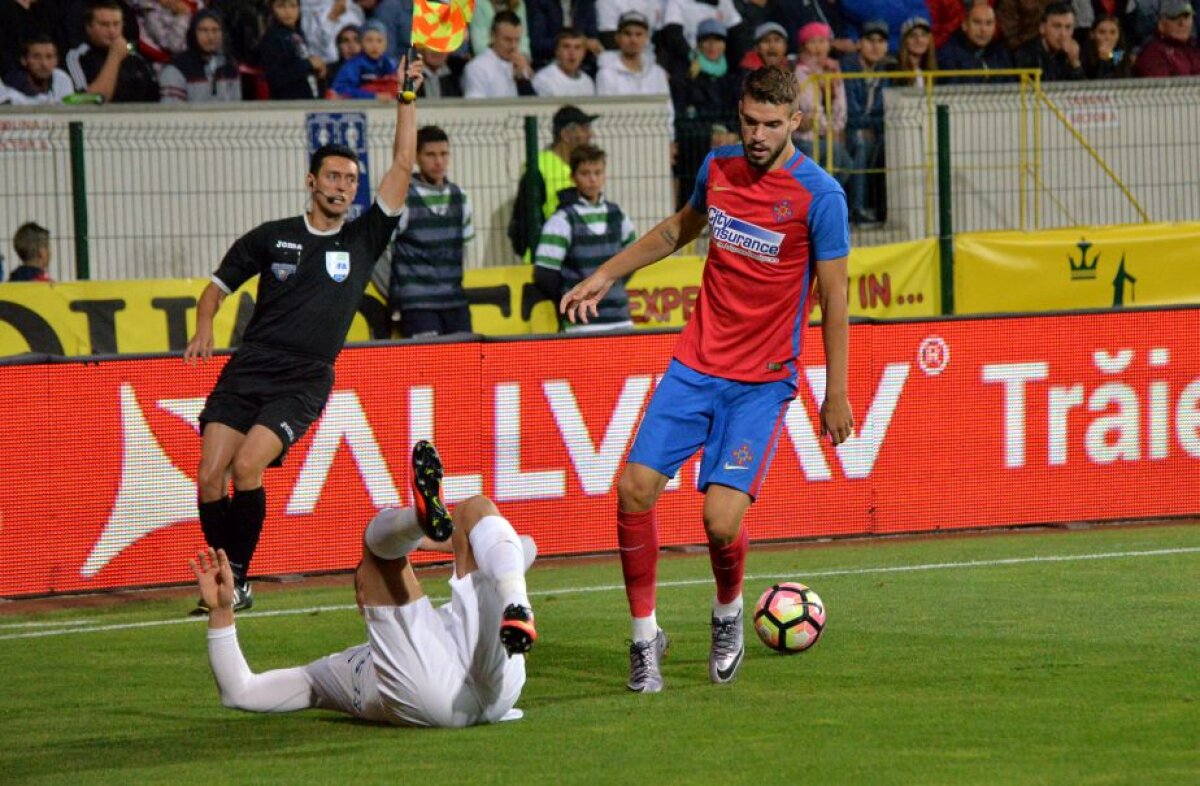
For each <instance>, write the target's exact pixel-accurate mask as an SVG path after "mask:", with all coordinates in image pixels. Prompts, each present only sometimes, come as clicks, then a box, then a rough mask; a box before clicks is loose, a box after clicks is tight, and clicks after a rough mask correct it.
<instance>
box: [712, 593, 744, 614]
mask: <svg viewBox="0 0 1200 786" xmlns="http://www.w3.org/2000/svg"><path fill="white" fill-rule="evenodd" d="M741 610H742V596H741V595H738V596H737V597H736V598H734V599H733V601H732V602H730V603H722V602H721V601H719V600H717V599H716V598H713V612H712V615H713V616H714V617H716V618H717V619H721V618H722V617H733V616H735V615H737V613H738V612H739V611H741Z"/></svg>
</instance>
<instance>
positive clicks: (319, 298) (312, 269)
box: [213, 202, 400, 363]
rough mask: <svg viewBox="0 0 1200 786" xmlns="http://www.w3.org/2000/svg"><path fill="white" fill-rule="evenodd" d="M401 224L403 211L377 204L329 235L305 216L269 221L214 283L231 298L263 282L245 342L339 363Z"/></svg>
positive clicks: (241, 242)
mask: <svg viewBox="0 0 1200 786" xmlns="http://www.w3.org/2000/svg"><path fill="white" fill-rule="evenodd" d="M399 220H400V213H399V212H398V213H396V215H394V216H389V215H388V214H387V213H385V212H384V211H383V209H382V208H381V207H380V206H379V203H378V202H375V203H373V204H372V205H371V207H370V208H369V209H368V210H367V212H366V213H364V214H363V215H361V216H359V217H358V218H356V219H354V220H353V221H348V222H346V223H344V224H342V226H341V227H340V228H339V229H336V230H332V231H331V232H329V233H328V234H324V233H317V232H315V231H313V230H310V229H309V228H308V225H307V222H306V221H305V218H304V216H297V217H294V218H285V219H282V220H280V221H268V222H267V223H265V224H261V225H259V226H258V227H256V228H254V229H252V230H250V232H249V233H247V234H245V235H243V236H242V237H240V238H238V240H237V242H236V243H234V244H233V247H232V248H231V249H229V253H227V254H226V255H225V259H223V260H221V265H220V267H218V268H217V272H216V273H214V274H213V282H214V283H215V284H216V285H217V286H219V287H221V288H222V289H223V290H225V292H226V294H229V293H232V292H234V291H235V290H236V289H237V288H238V287H240V286H241V285H242V284H244V283H245V282H246V281H249V280H250V279H251V278H253V277H254V276H256V275H257V276H259V279H258V300H257V301H256V302H255V305H254V315H253V316H252V317H251V318H250V324H249V325H247V326H246V334H245V337H244V341H245V343H247V344H258V345H263V346H269V347H275V348H278V349H284V350H287V351H289V352H296V353H298V354H301V355H307V356H309V357H315V358H320V359H322V360H326V361H328V362H329V363H332V362H333V361H334V359H335V358H336V357H337V354H338V352H340V351H341V349H342V345H343V344H345V343H346V333H347V332H348V331H349V330H350V323H351V321H353V319H354V314H355V312H356V311H357V310H358V304H359V303H360V302H361V301H362V296H363V290H364V289H366V286H367V282H368V281H370V279H371V270H372V268H374V266H375V260H376V259H378V258H379V255H380V254H382V253H383V250H384V248H385V247H386V246H387V243H388V240H389V239H390V238H391V236H392V231H393V230H395V228H396V224H397V222H398V221H399Z"/></svg>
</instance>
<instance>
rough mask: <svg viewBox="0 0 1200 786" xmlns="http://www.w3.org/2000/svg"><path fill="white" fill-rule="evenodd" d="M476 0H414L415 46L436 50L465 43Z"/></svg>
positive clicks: (443, 49)
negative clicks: (464, 39)
mask: <svg viewBox="0 0 1200 786" xmlns="http://www.w3.org/2000/svg"><path fill="white" fill-rule="evenodd" d="M474 15H475V0H413V25H412V45H413V46H419V47H422V48H424V49H429V50H431V51H434V52H453V51H454V50H456V49H458V48H459V47H460V46H462V42H463V38H464V37H466V35H467V25H468V24H469V23H470V22H471V17H472V16H474Z"/></svg>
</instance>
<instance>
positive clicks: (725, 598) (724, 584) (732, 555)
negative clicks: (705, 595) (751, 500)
mask: <svg viewBox="0 0 1200 786" xmlns="http://www.w3.org/2000/svg"><path fill="white" fill-rule="evenodd" d="M749 548H750V533H748V532H747V531H746V527H745V526H743V527H742V530H741V532H739V533H738V536H737V538H736V539H734V541H733V543H730V544H729V545H728V546H718V545H716V544H715V543H713V542H712V541H711V540H710V541H709V542H708V559H709V561H710V562H711V563H712V572H713V578H714V579H716V580H717V602H718V603H733V602H734V601H735V600H737V598H738V596H739V595H741V594H742V577H743V576H745V575H746V551H747V550H748V549H749Z"/></svg>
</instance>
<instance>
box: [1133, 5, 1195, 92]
mask: <svg viewBox="0 0 1200 786" xmlns="http://www.w3.org/2000/svg"><path fill="white" fill-rule="evenodd" d="M1193 19H1194V13H1193V11H1192V4H1191V3H1189V2H1187V0H1166V2H1164V3H1163V4H1162V7H1161V8H1160V9H1159V12H1158V29H1157V30H1156V31H1155V33H1154V36H1153V37H1152V38H1151V39H1150V41H1149V43H1147V44H1146V46H1145V47H1144V48H1143V49H1142V53H1141V54H1140V55H1138V59H1137V62H1135V63H1134V64H1133V75H1134V76H1197V75H1200V48H1197V47H1194V46H1192V45H1191V43H1190V41H1191V37H1192V22H1193Z"/></svg>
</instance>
